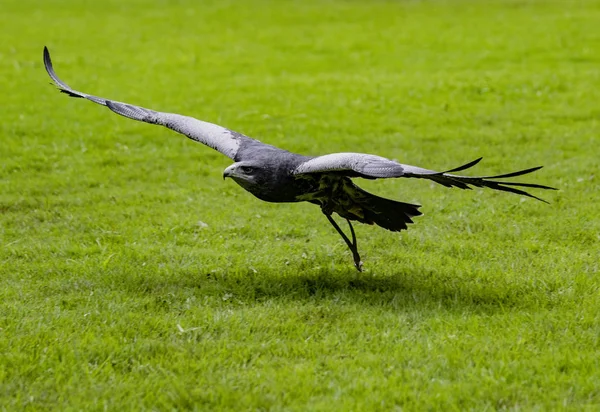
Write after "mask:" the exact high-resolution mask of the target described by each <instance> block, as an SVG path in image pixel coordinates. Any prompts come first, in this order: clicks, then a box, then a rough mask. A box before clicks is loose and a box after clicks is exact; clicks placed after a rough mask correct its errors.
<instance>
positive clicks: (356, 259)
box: [325, 214, 362, 272]
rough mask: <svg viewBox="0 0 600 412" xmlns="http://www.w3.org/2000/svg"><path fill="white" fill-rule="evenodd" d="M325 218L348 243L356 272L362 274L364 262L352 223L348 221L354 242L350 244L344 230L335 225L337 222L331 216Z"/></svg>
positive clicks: (326, 215)
mask: <svg viewBox="0 0 600 412" xmlns="http://www.w3.org/2000/svg"><path fill="white" fill-rule="evenodd" d="M325 217H327V220H329V223H331V224H332V226H333V227H334V228H335V230H337V232H338V233H339V234H340V236H341V237H342V239H344V242H346V245H348V248H349V249H350V251H351V252H352V258H353V259H354V267H355V268H356V270H358V271H359V272H362V262H361V260H360V255H359V254H358V245H357V243H356V234H355V233H354V228H353V227H352V223H350V221H349V220H348V219H346V221H347V222H348V226H350V232H351V233H352V242H350V239H348V236H346V234H345V233H344V232H342V229H340V227H339V226H338V224H337V223H335V220H333V218H332V217H331V215H328V214H325Z"/></svg>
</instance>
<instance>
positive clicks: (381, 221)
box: [338, 186, 422, 232]
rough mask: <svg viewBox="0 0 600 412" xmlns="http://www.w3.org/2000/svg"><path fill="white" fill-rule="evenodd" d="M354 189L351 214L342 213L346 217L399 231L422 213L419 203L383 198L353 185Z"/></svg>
mask: <svg viewBox="0 0 600 412" xmlns="http://www.w3.org/2000/svg"><path fill="white" fill-rule="evenodd" d="M354 191H355V192H354V196H352V200H353V203H354V205H353V207H351V208H350V209H349V210H350V212H351V214H352V216H343V215H342V217H345V218H347V219H350V220H357V221H359V222H361V223H367V224H369V225H372V224H376V225H378V226H381V227H382V228H384V229H387V230H391V231H392V232H399V231H401V230H404V229H407V227H408V226H407V225H408V224H409V223H413V221H412V218H413V217H415V216H420V215H422V213H421V212H419V208H420V207H421V206H420V205H413V204H410V203H403V202H397V201H395V200H391V199H385V198H383V197H379V196H377V195H374V194H372V193H369V192H367V191H366V190H363V189H361V188H359V187H358V186H355V187H354ZM338 214H339V212H338Z"/></svg>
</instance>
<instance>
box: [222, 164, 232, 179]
mask: <svg viewBox="0 0 600 412" xmlns="http://www.w3.org/2000/svg"><path fill="white" fill-rule="evenodd" d="M233 169H234V165H231V166H229V167H228V168H227V169H225V170H223V180H225V178H226V177H231V176H233Z"/></svg>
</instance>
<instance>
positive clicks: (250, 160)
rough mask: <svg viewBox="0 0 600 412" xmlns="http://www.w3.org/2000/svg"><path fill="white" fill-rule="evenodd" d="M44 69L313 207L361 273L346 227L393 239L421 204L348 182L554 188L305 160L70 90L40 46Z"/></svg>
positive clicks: (257, 189)
mask: <svg viewBox="0 0 600 412" xmlns="http://www.w3.org/2000/svg"><path fill="white" fill-rule="evenodd" d="M44 66H45V68H46V71H47V72H48V74H49V75H50V77H51V78H52V80H53V81H54V83H55V84H56V86H57V87H58V89H59V90H60V91H61V92H63V93H66V94H67V95H69V96H71V97H79V98H84V99H87V100H90V101H92V102H94V103H97V104H100V105H103V106H106V107H108V108H109V109H110V110H112V111H113V112H115V113H117V114H120V115H122V116H125V117H127V118H130V119H134V120H139V121H142V122H146V123H151V124H157V125H161V126H165V127H167V128H169V129H171V130H174V131H176V132H179V133H181V134H183V135H185V136H187V137H188V138H190V139H192V140H195V141H197V142H200V143H203V144H205V145H207V146H209V147H211V148H213V149H215V150H217V151H219V152H221V153H223V154H224V155H225V156H227V157H229V158H230V159H232V160H234V162H235V163H233V164H232V165H231V166H229V167H228V168H226V169H225V171H224V172H223V177H229V178H231V179H233V180H234V181H235V182H236V183H237V184H239V185H240V186H241V187H243V188H244V189H246V190H247V191H249V192H250V193H252V194H253V195H254V196H256V197H257V198H259V199H261V200H264V201H267V202H302V201H307V202H311V203H314V204H317V205H319V206H320V207H321V211H322V212H323V213H324V214H325V216H326V217H327V219H328V220H329V222H330V223H331V224H332V225H333V226H334V228H335V229H336V230H337V231H338V233H339V234H340V235H341V236H342V238H343V239H344V241H345V242H346V244H347V245H348V247H349V248H350V250H351V252H352V254H353V258H354V264H355V266H356V268H357V269H358V270H361V268H362V262H361V260H360V256H359V254H358V248H357V242H356V235H355V232H354V228H353V227H352V224H351V223H350V222H351V221H353V220H354V221H358V222H361V223H366V224H377V225H379V226H381V227H383V228H385V229H388V230H391V231H394V232H396V231H400V230H403V229H406V228H407V224H408V223H413V221H412V218H413V217H415V216H419V215H421V212H419V210H418V209H419V207H420V205H413V204H408V203H402V202H398V201H395V200H390V199H385V198H382V197H379V196H376V195H373V194H371V193H368V192H366V191H365V190H363V189H361V188H359V187H358V186H356V185H355V184H354V183H353V181H352V180H351V178H357V177H360V178H365V179H380V178H399V177H410V178H419V179H428V180H432V181H434V182H436V183H439V184H441V185H444V186H447V187H458V188H461V189H470V188H471V186H475V187H488V188H491V189H495V190H501V191H506V192H512V193H516V194H520V195H523V196H528V197H531V198H534V199H537V200H541V201H544V200H542V199H540V198H538V197H536V196H534V195H532V194H530V193H527V192H525V191H524V190H521V189H517V187H527V188H538V189H554V188H551V187H548V186H543V185H538V184H532V183H516V182H506V181H497V180H495V179H504V178H509V177H515V176H520V175H524V174H527V173H531V172H534V171H536V170H538V169H540V168H541V166H540V167H534V168H531V169H526V170H521V171H518V172H513V173H507V174H502V175H496V176H484V177H469V176H459V175H455V174H453V173H454V172H458V171H461V170H464V169H468V168H470V167H472V166H474V165H475V164H477V163H478V162H479V161H480V160H481V158H479V159H477V160H474V161H472V162H469V163H467V164H465V165H463V166H460V167H457V168H455V169H452V170H448V171H446V172H435V171H433V170H428V169H423V168H420V167H416V166H410V165H404V164H401V163H398V162H395V161H393V160H390V159H386V158H384V157H380V156H376V155H371V154H364V153H333V154H328V155H324V156H318V157H309V156H303V155H299V154H295V153H291V152H288V151H286V150H282V149H279V148H277V147H274V146H271V145H267V144H264V143H261V142H260V141H258V140H256V139H252V138H250V137H247V136H244V135H243V134H240V133H237V132H234V131H232V130H229V129H226V128H224V127H221V126H218V125H215V124H212V123H208V122H204V121H201V120H198V119H195V118H193V117H188V116H182V115H179V114H174V113H164V112H158V111H154V110H150V109H145V108H143V107H139V106H134V105H131V104H127V103H121V102H117V101H113V100H107V99H104V98H101V97H97V96H92V95H89V94H86V93H82V92H79V91H76V90H74V89H72V88H71V87H69V86H68V85H67V84H66V83H64V82H63V81H62V80H60V79H59V78H58V76H57V75H56V73H55V72H54V69H53V67H52V61H51V60H50V53H49V52H48V49H47V48H46V47H44ZM333 213H337V214H338V215H340V216H341V217H343V218H344V219H346V220H347V221H348V224H349V226H350V231H351V234H352V241H350V239H349V238H348V237H347V236H346V235H345V234H344V232H343V231H342V230H341V229H340V228H339V226H338V225H337V223H336V222H335V221H334V220H333V218H332V217H331V215H332V214H333Z"/></svg>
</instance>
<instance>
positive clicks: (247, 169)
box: [223, 161, 263, 187]
mask: <svg viewBox="0 0 600 412" xmlns="http://www.w3.org/2000/svg"><path fill="white" fill-rule="evenodd" d="M262 175H263V168H262V167H260V166H259V165H258V164H255V163H253V162H249V161H246V162H237V163H234V164H232V165H231V166H229V167H228V168H227V169H225V170H224V171H223V179H225V178H226V177H230V178H232V179H233V180H234V181H235V182H236V183H237V184H239V185H240V186H242V187H247V186H254V185H259V184H261V183H262V182H261V180H263V179H262Z"/></svg>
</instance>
